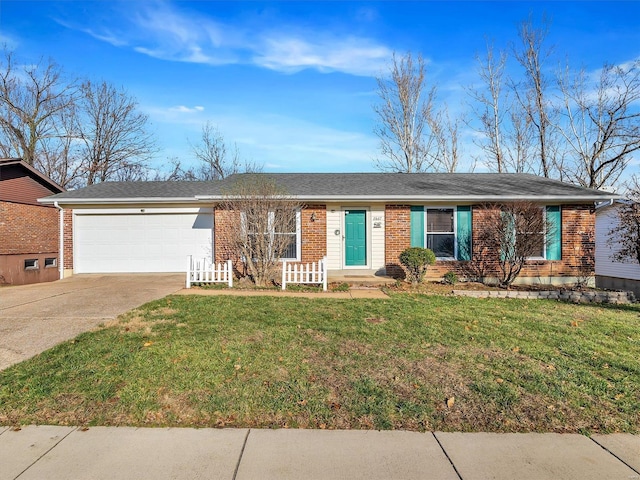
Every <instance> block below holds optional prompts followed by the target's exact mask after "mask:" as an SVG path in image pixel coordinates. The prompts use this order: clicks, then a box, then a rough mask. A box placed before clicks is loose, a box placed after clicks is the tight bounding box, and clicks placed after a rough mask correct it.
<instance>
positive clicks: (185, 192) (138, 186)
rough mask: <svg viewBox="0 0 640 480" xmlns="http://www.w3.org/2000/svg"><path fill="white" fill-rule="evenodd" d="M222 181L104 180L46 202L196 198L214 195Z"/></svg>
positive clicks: (188, 199) (192, 199) (52, 197)
mask: <svg viewBox="0 0 640 480" xmlns="http://www.w3.org/2000/svg"><path fill="white" fill-rule="evenodd" d="M218 184H219V182H188V181H159V182H103V183H96V184H95V185H89V186H88V187H85V188H79V189H77V190H69V191H67V192H64V193H59V194H58V195H53V196H51V197H47V203H50V202H52V201H55V200H58V201H68V200H96V201H99V200H118V201H119V202H121V201H123V200H127V199H130V200H132V201H133V200H138V201H140V200H147V199H148V200H165V201H167V200H184V201H195V197H196V195H215V194H217V193H219V190H218V189H217V188H216V187H217V186H218Z"/></svg>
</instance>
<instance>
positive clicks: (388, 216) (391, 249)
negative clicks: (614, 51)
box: [384, 205, 411, 278]
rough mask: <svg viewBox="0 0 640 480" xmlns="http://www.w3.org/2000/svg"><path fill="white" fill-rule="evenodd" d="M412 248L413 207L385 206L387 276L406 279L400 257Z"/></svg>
mask: <svg viewBox="0 0 640 480" xmlns="http://www.w3.org/2000/svg"><path fill="white" fill-rule="evenodd" d="M410 246H411V206H409V205H386V206H385V246H384V255H385V267H386V270H387V275H389V276H391V277H396V278H403V277H404V270H403V269H402V266H401V265H400V261H399V260H398V257H399V256H400V254H401V253H402V251H403V250H405V249H407V248H409V247H410Z"/></svg>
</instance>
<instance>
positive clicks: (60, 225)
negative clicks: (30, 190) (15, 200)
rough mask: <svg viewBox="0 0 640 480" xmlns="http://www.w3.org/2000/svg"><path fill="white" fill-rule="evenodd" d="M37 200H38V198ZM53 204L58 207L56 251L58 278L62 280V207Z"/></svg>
mask: <svg viewBox="0 0 640 480" xmlns="http://www.w3.org/2000/svg"><path fill="white" fill-rule="evenodd" d="M38 201H39V200H38ZM53 206H54V207H56V208H57V209H58V212H59V214H58V217H59V220H58V222H59V223H58V225H59V226H58V231H59V232H60V233H59V234H58V235H59V237H60V238H58V249H59V250H60V251H59V253H58V275H59V277H60V278H59V279H60V280H62V279H63V278H64V209H63V208H62V207H61V206H60V205H58V202H53Z"/></svg>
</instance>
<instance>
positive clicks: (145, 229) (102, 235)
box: [73, 209, 213, 273]
mask: <svg viewBox="0 0 640 480" xmlns="http://www.w3.org/2000/svg"><path fill="white" fill-rule="evenodd" d="M76 212H77V214H76V215H75V218H74V225H73V230H74V231H73V233H74V249H73V250H74V259H73V261H74V270H75V272H76V273H120V272H133V273H135V272H141V273H142V272H184V271H186V265H187V255H196V256H197V257H211V253H212V246H213V238H212V235H213V212H212V210H211V209H200V210H199V211H198V212H197V213H196V212H191V213H149V212H146V213H138V214H132V213H123V214H113V213H109V214H86V213H83V212H78V211H76Z"/></svg>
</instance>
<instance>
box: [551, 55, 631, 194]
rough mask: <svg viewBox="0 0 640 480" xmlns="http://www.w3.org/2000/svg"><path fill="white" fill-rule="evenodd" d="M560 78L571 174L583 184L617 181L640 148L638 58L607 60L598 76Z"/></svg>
mask: <svg viewBox="0 0 640 480" xmlns="http://www.w3.org/2000/svg"><path fill="white" fill-rule="evenodd" d="M569 77H570V75H569V73H565V75H564V76H563V77H560V78H559V85H560V90H561V92H562V99H563V104H564V109H563V117H564V120H565V121H564V122H563V123H562V124H561V125H560V126H559V131H560V132H561V134H562V136H563V138H564V140H565V142H566V146H567V149H568V151H569V156H570V158H571V162H570V163H569V164H568V165H566V166H565V169H564V170H565V172H566V174H567V177H568V178H569V180H571V181H572V182H574V183H578V184H580V185H582V186H585V187H590V188H601V187H604V186H607V185H609V186H611V185H613V184H615V183H616V182H617V181H618V179H619V178H620V176H621V175H622V173H623V172H624V170H625V168H626V167H627V165H628V163H629V161H630V160H631V159H632V156H631V155H632V154H633V152H635V151H637V150H640V107H639V106H638V102H640V60H636V61H635V62H633V63H632V64H630V65H625V66H612V65H605V66H604V68H603V69H602V70H601V72H600V75H599V77H598V78H597V80H594V81H593V82H591V81H589V80H590V79H589V76H588V75H587V74H586V73H585V72H584V71H580V72H579V73H578V74H577V75H576V76H575V77H574V78H573V79H569Z"/></svg>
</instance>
